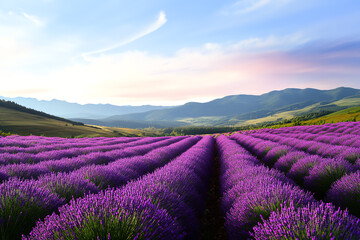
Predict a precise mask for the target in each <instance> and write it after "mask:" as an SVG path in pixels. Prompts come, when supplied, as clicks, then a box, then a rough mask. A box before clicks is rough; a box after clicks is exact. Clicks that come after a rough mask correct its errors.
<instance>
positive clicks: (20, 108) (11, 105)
mask: <svg viewBox="0 0 360 240" xmlns="http://www.w3.org/2000/svg"><path fill="white" fill-rule="evenodd" d="M0 107H5V108H9V109H13V110H17V111H21V112H25V113H29V114H34V115H37V116H41V117H46V118H51V119H55V120H59V121H63V122H67V123H71V124H73V125H84V124H83V123H81V122H74V121H70V120H68V119H65V118H61V117H56V116H53V115H50V114H47V113H44V112H41V111H36V110H34V109H31V108H27V107H24V106H21V105H19V104H17V103H15V102H11V101H6V100H3V99H0Z"/></svg>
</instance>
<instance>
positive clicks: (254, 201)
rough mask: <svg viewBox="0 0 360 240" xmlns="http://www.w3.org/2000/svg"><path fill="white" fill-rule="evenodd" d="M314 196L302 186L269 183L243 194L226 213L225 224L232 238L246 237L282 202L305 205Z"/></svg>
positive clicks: (312, 199) (312, 200)
mask: <svg viewBox="0 0 360 240" xmlns="http://www.w3.org/2000/svg"><path fill="white" fill-rule="evenodd" d="M314 201H315V200H314V198H313V197H312V196H311V195H310V194H308V193H306V192H304V191H302V190H301V189H300V188H298V187H295V186H292V185H284V184H268V185H267V186H263V187H259V188H255V189H254V191H250V192H246V193H244V194H242V196H241V197H240V198H238V199H237V201H236V202H235V203H234V204H233V207H232V208H231V209H230V211H229V212H228V213H227V215H226V222H225V226H226V227H227V229H228V232H229V237H230V239H245V237H248V236H249V231H250V230H251V229H252V227H254V226H255V225H256V224H257V223H258V222H261V221H262V220H264V219H267V218H269V216H270V214H271V212H273V211H276V210H277V209H279V208H280V207H281V205H282V204H284V205H287V206H288V205H290V203H292V204H294V205H295V206H297V207H299V206H304V205H306V204H308V203H309V202H314Z"/></svg>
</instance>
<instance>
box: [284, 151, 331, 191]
mask: <svg viewBox="0 0 360 240" xmlns="http://www.w3.org/2000/svg"><path fill="white" fill-rule="evenodd" d="M323 160H324V159H323V158H321V157H319V156H315V155H312V156H308V157H304V158H301V159H299V160H298V161H297V162H296V163H295V164H294V165H293V166H292V167H291V169H290V171H289V172H288V173H287V175H286V176H288V177H289V178H291V179H292V180H294V181H295V182H296V183H297V184H299V185H302V184H303V182H304V178H305V177H306V176H308V175H309V172H310V170H311V169H312V168H313V167H314V166H315V165H317V164H319V163H320V162H321V161H323Z"/></svg>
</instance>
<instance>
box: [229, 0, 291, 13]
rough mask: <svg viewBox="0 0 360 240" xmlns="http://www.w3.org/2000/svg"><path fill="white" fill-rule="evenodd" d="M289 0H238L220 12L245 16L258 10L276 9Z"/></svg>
mask: <svg viewBox="0 0 360 240" xmlns="http://www.w3.org/2000/svg"><path fill="white" fill-rule="evenodd" d="M290 1H291V0H238V1H236V2H235V3H233V4H231V5H229V6H227V7H225V9H224V10H223V11H222V12H223V13H226V14H246V13H250V12H254V11H257V10H260V9H264V8H265V7H266V8H270V7H275V6H276V7H277V6H281V5H283V4H286V3H288V2H290Z"/></svg>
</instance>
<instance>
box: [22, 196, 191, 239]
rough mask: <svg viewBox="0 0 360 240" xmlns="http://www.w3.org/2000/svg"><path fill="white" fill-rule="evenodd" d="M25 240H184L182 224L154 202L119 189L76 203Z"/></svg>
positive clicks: (46, 220)
mask: <svg viewBox="0 0 360 240" xmlns="http://www.w3.org/2000/svg"><path fill="white" fill-rule="evenodd" d="M59 212H60V214H59V215H57V214H53V215H50V216H47V217H46V218H45V220H44V221H40V222H38V223H37V225H36V227H35V228H34V229H33V230H32V231H31V232H30V234H29V236H27V237H24V238H23V239H27V240H30V239H34V240H35V239H36V240H48V239H108V238H109V236H110V239H164V240H165V239H183V236H184V234H183V232H182V229H181V227H180V226H179V224H178V223H177V222H176V220H174V219H173V218H172V217H171V216H170V215H169V214H168V213H167V212H166V210H164V209H161V208H160V207H159V206H158V205H156V204H153V203H151V201H150V199H139V198H134V197H130V196H124V195H123V194H122V193H121V191H119V190H107V191H105V192H104V193H101V194H96V195H87V196H86V197H85V198H82V199H77V200H76V201H75V200H72V201H71V202H70V204H69V205H65V206H63V207H61V208H60V209H59Z"/></svg>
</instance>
